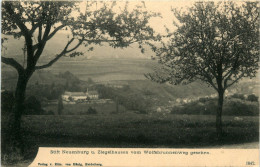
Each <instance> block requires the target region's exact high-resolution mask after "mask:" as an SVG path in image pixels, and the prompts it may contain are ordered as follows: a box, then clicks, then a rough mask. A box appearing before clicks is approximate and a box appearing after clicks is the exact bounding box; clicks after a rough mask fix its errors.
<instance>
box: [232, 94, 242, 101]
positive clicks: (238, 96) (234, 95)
mask: <svg viewBox="0 0 260 167" xmlns="http://www.w3.org/2000/svg"><path fill="white" fill-rule="evenodd" d="M231 97H232V98H236V99H241V100H245V96H244V95H243V94H238V93H235V94H233V95H232V96H231Z"/></svg>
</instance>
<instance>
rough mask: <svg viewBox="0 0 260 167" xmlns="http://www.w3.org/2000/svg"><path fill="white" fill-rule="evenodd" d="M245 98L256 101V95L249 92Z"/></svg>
mask: <svg viewBox="0 0 260 167" xmlns="http://www.w3.org/2000/svg"><path fill="white" fill-rule="evenodd" d="M247 100H248V101H251V102H257V101H258V97H257V96H256V95H254V94H251V95H248V97H247Z"/></svg>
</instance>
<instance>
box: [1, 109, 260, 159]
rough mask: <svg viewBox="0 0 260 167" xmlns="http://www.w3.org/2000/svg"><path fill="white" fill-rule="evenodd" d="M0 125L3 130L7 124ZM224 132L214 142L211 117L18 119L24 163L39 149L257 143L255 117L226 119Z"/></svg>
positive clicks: (195, 146)
mask: <svg viewBox="0 0 260 167" xmlns="http://www.w3.org/2000/svg"><path fill="white" fill-rule="evenodd" d="M2 120H3V122H2V127H5V126H4V124H5V122H4V120H5V119H2ZM223 129H224V131H225V133H224V136H223V139H222V141H217V140H216V134H215V116H195V115H172V114H169V115H161V114H136V113H133V112H125V113H121V114H96V115H62V116H53V115H41V116H40V115H38V116H37V115H35V116H32V115H28V116H23V118H22V131H23V137H24V141H25V147H26V149H25V150H26V153H25V158H26V159H33V158H34V156H35V155H36V152H37V150H38V147H39V146H44V147H54V146H55V147H128V148H131V147H152V148H156V147H160V148H201V147H217V146H221V145H229V144H239V143H247V142H257V141H258V139H259V137H258V136H259V117H243V121H235V120H234V117H232V116H225V117H223ZM3 132H4V129H2V133H3ZM3 135H4V134H2V136H3Z"/></svg>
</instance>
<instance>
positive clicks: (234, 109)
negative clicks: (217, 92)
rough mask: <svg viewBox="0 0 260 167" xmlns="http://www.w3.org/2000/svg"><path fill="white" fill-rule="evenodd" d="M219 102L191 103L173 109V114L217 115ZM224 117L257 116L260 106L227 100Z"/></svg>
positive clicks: (254, 103)
mask: <svg viewBox="0 0 260 167" xmlns="http://www.w3.org/2000/svg"><path fill="white" fill-rule="evenodd" d="M217 108H218V103H217V100H208V101H205V103H202V102H191V103H187V104H183V105H182V106H175V107H173V108H172V111H171V113H172V114H192V115H201V114H203V115H215V114H216V112H217ZM223 115H234V116H257V115H259V104H258V103H256V102H247V101H243V100H240V99H227V100H225V102H224V105H223Z"/></svg>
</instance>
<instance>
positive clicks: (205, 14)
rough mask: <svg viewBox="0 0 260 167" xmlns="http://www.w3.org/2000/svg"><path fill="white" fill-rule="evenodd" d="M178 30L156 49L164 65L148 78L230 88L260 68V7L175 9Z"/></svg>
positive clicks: (204, 4) (204, 5)
mask: <svg viewBox="0 0 260 167" xmlns="http://www.w3.org/2000/svg"><path fill="white" fill-rule="evenodd" d="M172 11H173V13H174V15H175V17H176V19H177V20H176V21H175V22H174V24H175V26H176V27H177V30H176V31H175V32H173V33H171V32H170V31H169V30H167V31H168V35H167V36H166V38H167V39H168V40H167V42H162V43H161V46H160V47H158V46H154V45H153V46H152V49H153V50H154V51H155V52H156V55H157V56H158V58H159V62H160V63H162V64H163V67H162V70H161V71H159V72H157V73H154V74H148V75H147V77H149V78H151V79H153V80H156V81H158V82H170V83H172V84H179V83H184V84H185V83H190V82H192V81H194V80H197V79H199V80H202V81H205V82H206V83H208V84H209V85H211V86H212V87H213V88H214V89H216V90H219V89H221V90H225V89H226V88H228V87H229V86H231V85H233V84H234V83H236V82H237V81H238V80H239V79H241V78H242V77H255V76H256V73H257V70H258V68H259V38H258V37H259V4H258V3H257V2H246V3H243V4H236V3H232V2H218V3H215V2H201V3H195V4H194V6H193V7H191V8H189V9H188V10H177V9H172Z"/></svg>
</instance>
